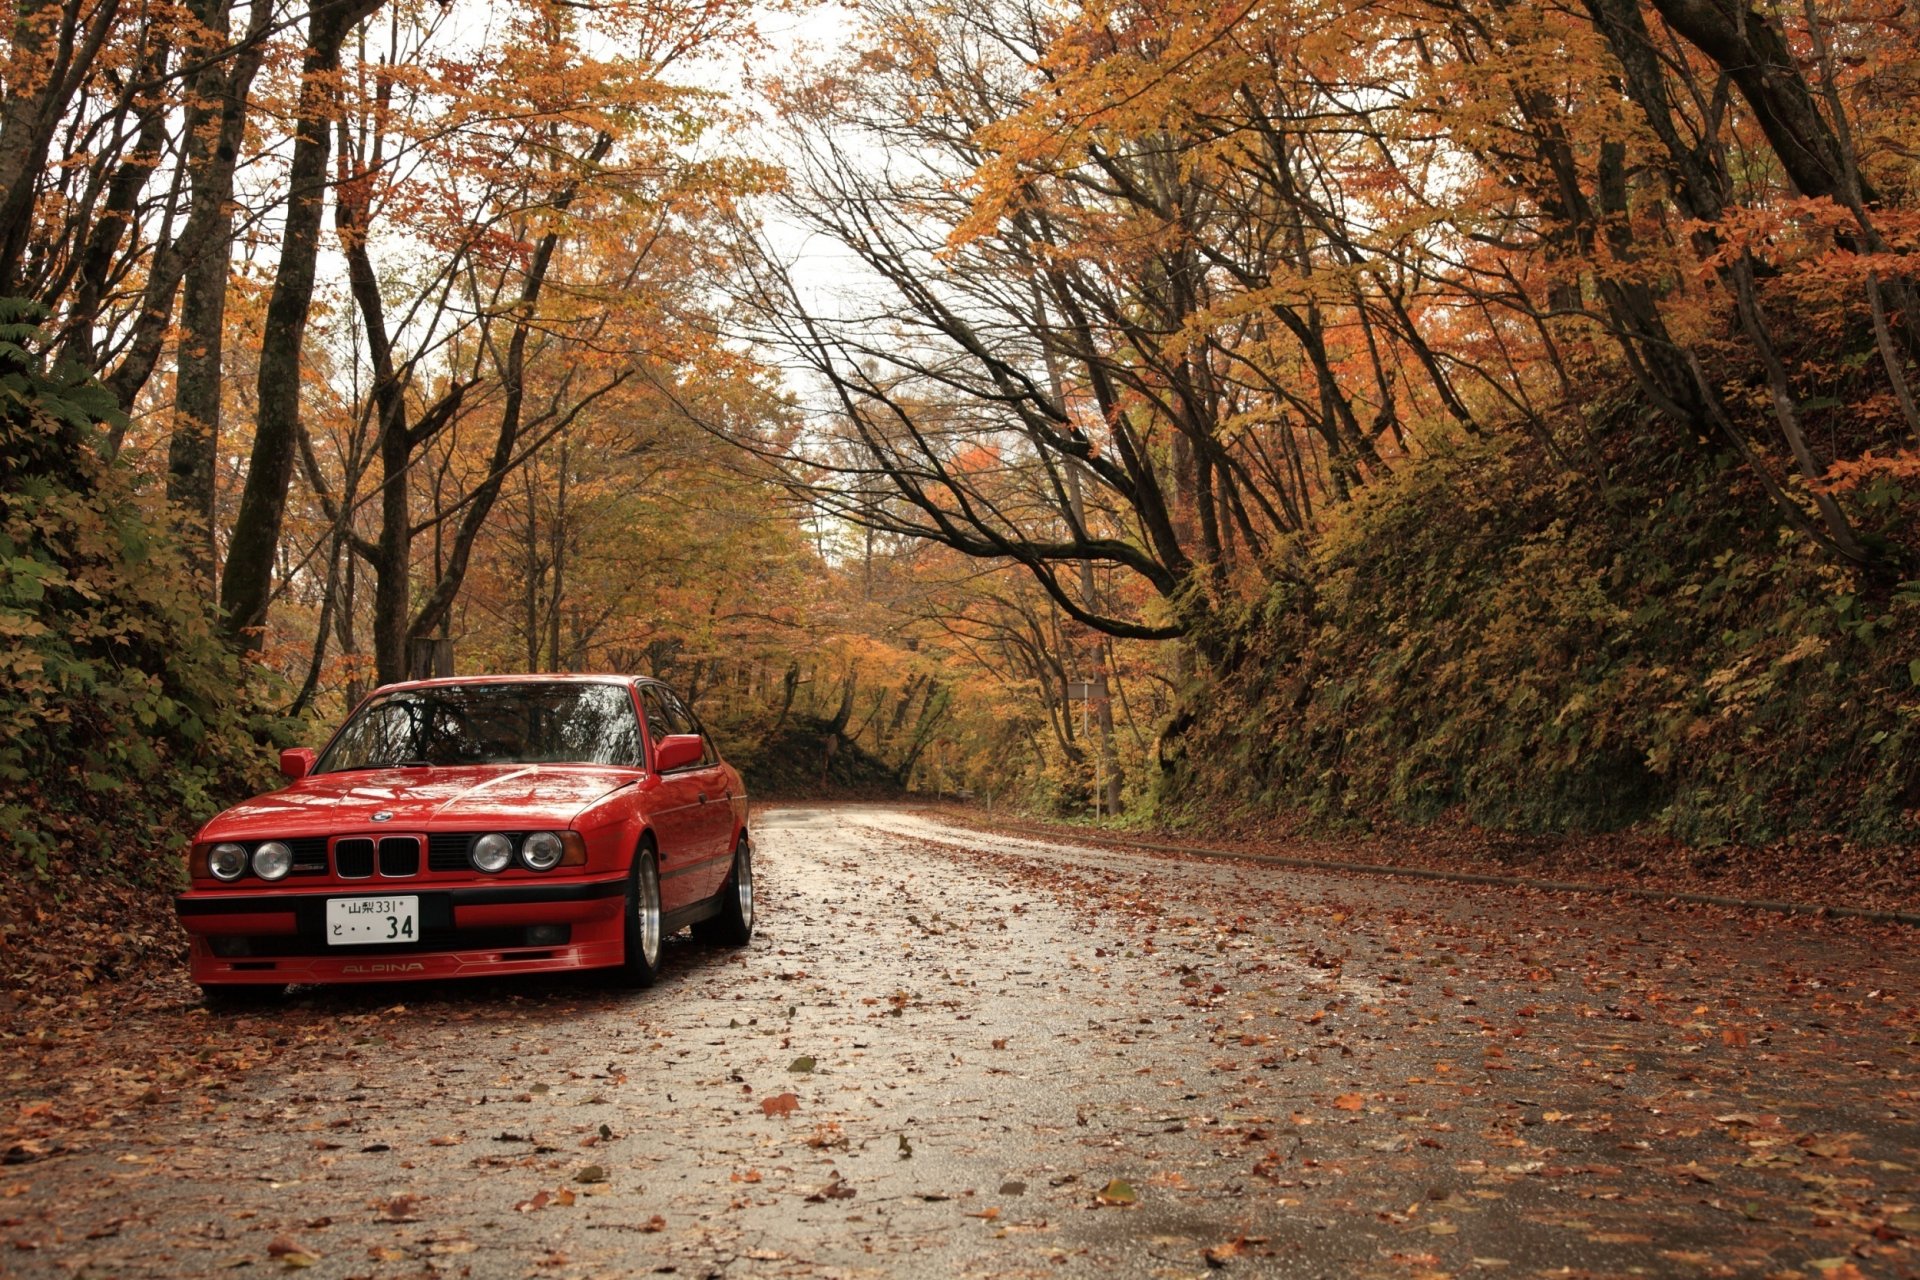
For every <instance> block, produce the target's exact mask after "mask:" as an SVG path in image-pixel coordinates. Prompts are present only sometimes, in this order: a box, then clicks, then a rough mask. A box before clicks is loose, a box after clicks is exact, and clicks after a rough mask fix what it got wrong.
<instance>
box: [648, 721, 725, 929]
mask: <svg viewBox="0 0 1920 1280" xmlns="http://www.w3.org/2000/svg"><path fill="white" fill-rule="evenodd" d="M663 692H665V693H666V703H667V715H668V716H669V717H670V718H671V720H672V721H673V723H674V724H675V725H676V726H684V727H676V728H675V729H674V732H675V733H695V734H699V735H700V741H701V742H703V743H705V744H706V752H705V754H703V755H702V756H701V757H700V767H699V770H698V771H697V776H698V777H699V779H700V791H699V800H700V816H699V819H698V823H699V826H700V839H701V845H702V847H703V848H705V849H706V850H707V853H706V855H705V856H706V857H708V858H710V859H712V862H711V864H710V865H709V867H708V868H707V871H706V873H705V874H704V875H700V876H697V877H695V878H696V879H698V880H700V881H701V882H702V883H703V884H704V885H705V886H706V893H707V895H709V896H711V895H712V894H716V893H718V892H720V888H721V886H722V885H724V884H725V883H726V880H727V874H728V872H729V871H730V870H731V868H732V859H733V779H732V776H731V775H730V774H728V772H727V770H726V766H724V765H722V764H721V763H720V752H719V749H718V748H716V747H715V746H714V745H713V739H712V738H711V737H709V736H708V735H707V731H706V727H705V726H704V725H702V724H701V723H700V721H699V718H698V717H696V716H695V715H694V714H693V711H692V710H691V709H690V708H689V707H688V706H687V704H686V703H685V702H684V701H682V700H681V698H680V697H679V695H677V694H675V693H673V692H672V691H671V690H665V691H663Z"/></svg>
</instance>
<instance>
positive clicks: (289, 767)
mask: <svg viewBox="0 0 1920 1280" xmlns="http://www.w3.org/2000/svg"><path fill="white" fill-rule="evenodd" d="M280 772H281V773H284V774H285V775H287V781H288V782H298V781H300V779H302V778H304V777H306V776H307V775H308V774H310V773H312V772H313V748H312V747H288V748H287V749H286V750H285V751H282V752H281V753H280Z"/></svg>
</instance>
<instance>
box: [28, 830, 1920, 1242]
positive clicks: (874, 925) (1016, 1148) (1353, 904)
mask: <svg viewBox="0 0 1920 1280" xmlns="http://www.w3.org/2000/svg"><path fill="white" fill-rule="evenodd" d="M756 849H757V856H756V863H757V866H758V870H759V877H760V882H759V901H760V910H761V921H760V933H759V936H758V937H757V938H756V939H755V941H754V942H753V944H752V945H751V946H749V947H748V948H746V949H744V950H743V951H738V952H732V951H724V950H713V949H707V948H703V947H700V946H697V945H695V944H693V943H691V942H690V941H688V940H686V939H685V938H681V939H676V940H675V942H674V943H673V944H671V945H670V947H669V959H668V970H667V976H666V977H665V979H664V980H663V982H662V984H661V985H660V986H658V987H656V988H655V989H653V990H652V991H648V992H643V993H638V994H618V993H612V992H608V991H605V990H601V989H597V988H595V987H593V986H592V985H590V984H588V983H586V982H583V981H579V980H571V979H570V980H551V981H520V982H514V983H477V984H476V983H467V984H451V983H449V984H435V985H407V986H391V987H384V988H378V989H357V990H335V991H297V992H295V993H294V994H293V995H292V996H291V997H290V998H288V999H287V1000H286V1001H285V1003H284V1004H282V1005H279V1006H275V1007H272V1008H269V1009H267V1010H264V1011H260V1012H249V1013H242V1014H209V1013H207V1012H205V1011H204V1010H202V1009H200V1008H199V1007H198V1006H197V1004H196V1003H195V1001H194V998H193V997H192V995H191V994H190V988H186V987H184V985H183V986H181V987H180V994H179V997H178V998H177V999H175V1000H172V1001H170V1002H169V1001H159V1002H155V1003H154V1004H153V1006H152V1007H136V1008H133V1009H130V1010H126V1011H123V1012H122V1013H120V1014H119V1015H117V1016H112V1017H106V1018H103V1019H102V1020H101V1022H100V1024H99V1025H98V1026H94V1027H90V1028H81V1029H77V1030H76V1031H75V1032H74V1036H78V1035H79V1034H80V1033H82V1032H84V1033H85V1034H88V1035H92V1036H93V1037H94V1039H95V1041H96V1042H97V1044H98V1045H99V1046H101V1048H102V1052H101V1054H100V1055H98V1056H97V1057H96V1058H95V1059H86V1058H85V1057H84V1055H82V1056H75V1054H76V1053H77V1052H78V1051H77V1050H75V1049H73V1043H72V1042H73V1041H74V1036H70V1037H69V1043H66V1044H65V1045H64V1046H63V1048H64V1051H65V1053H66V1056H64V1057H62V1056H61V1055H60V1054H53V1053H50V1054H49V1057H48V1062H49V1063H50V1064H58V1063H62V1062H65V1063H80V1062H84V1063H86V1065H85V1066H84V1068H81V1067H68V1068H61V1069H57V1070H55V1069H50V1070H49V1071H48V1072H47V1073H46V1075H45V1076H44V1077H41V1078H22V1074H21V1073H20V1072H15V1073H14V1075H13V1076H12V1077H10V1078H9V1079H8V1080H6V1081H5V1082H4V1084H3V1086H0V1097H4V1100H5V1102H6V1104H7V1105H8V1106H10V1107H16V1108H19V1109H20V1110H21V1112H22V1113H23V1114H29V1113H31V1114H36V1115H38V1116H41V1117H44V1118H45V1120H46V1122H47V1123H48V1124H49V1125H50V1126H54V1127H55V1128H56V1129H57V1132H58V1134H59V1136H58V1137H57V1138H55V1139H50V1140H49V1141H47V1142H44V1143H41V1144H38V1145H37V1146H35V1147H33V1148H31V1149H29V1150H28V1151H27V1152H26V1155H27V1156H28V1157H30V1158H29V1159H28V1160H27V1162H26V1163H21V1164H18V1165H14V1166H12V1167H5V1168H0V1274H5V1275H20V1276H67V1275H72V1276H185V1275H196V1276H197V1275H214V1274H228V1273H241V1274H251V1275H263V1274H280V1273H282V1272H284V1271H295V1270H297V1271H301V1272H303V1273H304V1274H308V1275H313V1276H323V1277H349V1276H369V1277H372V1276H378V1277H401V1276H423V1275H434V1276H476V1277H493V1276H501V1277H510V1276H511V1277H518V1276H554V1277H597V1276H643V1275H655V1274H659V1275H673V1276H682V1277H688V1276H728V1277H748V1276H847V1277H851V1276H983V1277H985V1276H1061V1275H1071V1276H1082V1275H1099V1276H1102V1277H1108V1276H1111V1277H1135V1276H1141V1277H1145V1276H1192V1275H1202V1274H1229V1275H1231V1274H1245V1275H1276V1276H1282V1275H1298V1276H1374V1275H1378V1276H1419V1275H1427V1276H1438V1275H1450V1274H1451V1275H1478V1274H1489V1275H1493V1274H1499V1275H1510V1276H1521V1275H1524V1276H1534V1275H1556V1276H1565V1275H1573V1276H1616V1275H1618V1276H1626V1275H1674V1276H1690V1275H1725V1276H1765V1275H1776V1276H1782V1277H1785V1276H1794V1275H1798V1276H1805V1277H1816V1276H1824V1277H1838V1278H1839V1280H1846V1277H1849V1276H1852V1275H1866V1276H1880V1275H1885V1276H1908V1275H1920V1249H1916V1247H1915V1246H1914V1243H1913V1242H1912V1241H1910V1240H1909V1238H1908V1235H1909V1232H1911V1233H1912V1234H1913V1235H1914V1236H1920V1172H1917V1171H1920V1128H1916V1125H1915V1122H1914V1115H1915V1112H1916V1109H1920V1096H1917V1095H1916V1089H1920V1083H1916V1079H1915V1068H1916V1059H1915V1056H1914V1055H1915V1053H1916V1046H1920V1020H1916V1003H1915V998H1914V997H1915V991H1916V985H1917V984H1916V982H1915V979H1916V977H1920V961H1917V960H1916V956H1915V953H1914V950H1913V941H1914V938H1915V935H1914V934H1913V933H1912V932H1911V931H1902V930H1899V929H1889V928H1884V927H1879V926H1851V927H1849V926H1846V925H1842V924H1839V923H1827V922H1815V921H1793V920H1782V919H1780V918H1778V917H1772V916H1760V915H1745V914H1739V913H1733V912H1721V911H1714V910H1711V909H1699V908H1695V909H1685V910H1680V909H1669V908H1664V907H1657V906H1651V905H1648V904H1644V903H1617V902H1613V901H1610V900H1594V899H1587V898H1580V897H1570V896H1567V895H1553V894H1543V893H1528V892H1519V891H1512V890H1503V889H1483V888H1475V887H1460V886H1449V885H1435V884H1430V883H1416V882H1403V881H1395V880H1388V879H1382V878H1367V877H1344V876H1338V875H1330V874H1312V875H1308V874H1302V873H1295V872H1288V871H1280V870H1276V869H1274V868H1270V867H1259V866H1253V865H1247V864H1236V863H1231V862H1222V861H1205V860H1195V859H1187V858H1178V857H1170V856H1149V855H1141V854H1138V853H1126V852H1116V851H1111V850H1101V849H1098V848H1091V847H1082V846H1078V845H1063V844H1057V843H1050V842H1044V841H1037V840H1032V839H1025V838H1015V837H1010V836H982V835H980V834H978V833H975V832H971V831H968V830H965V829H962V828H959V827H956V826H951V825H948V824H945V823H943V822H941V821H940V820H938V819H936V818H933V817H929V816H927V815H924V814H921V813H917V812H914V811H911V810H905V809H888V808H881V807H847V808H816V809H804V808H789V809H782V810H772V811H768V812H765V813H763V814H761V815H759V817H758V821H757V834H756ZM33 1109H38V1111H37V1112H35V1111H34V1110H33ZM50 1131H53V1130H50ZM33 1157H37V1158H33Z"/></svg>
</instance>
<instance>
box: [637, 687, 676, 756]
mask: <svg viewBox="0 0 1920 1280" xmlns="http://www.w3.org/2000/svg"><path fill="white" fill-rule="evenodd" d="M640 706H641V708H642V709H644V710H645V711H646V713H647V737H648V738H649V739H651V740H652V742H653V745H654V746H655V747H658V746H659V745H660V739H662V738H664V737H666V736H667V735H668V734H670V733H678V732H680V731H679V730H678V729H675V728H674V727H673V726H672V722H671V721H669V720H668V719H667V709H666V706H665V705H664V704H663V703H662V702H661V701H660V691H659V690H658V689H656V688H654V687H653V686H652V685H641V686H640Z"/></svg>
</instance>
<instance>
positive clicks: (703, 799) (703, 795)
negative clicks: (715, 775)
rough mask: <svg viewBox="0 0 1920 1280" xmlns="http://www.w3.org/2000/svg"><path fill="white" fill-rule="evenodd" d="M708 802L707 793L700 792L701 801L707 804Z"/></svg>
mask: <svg viewBox="0 0 1920 1280" xmlns="http://www.w3.org/2000/svg"><path fill="white" fill-rule="evenodd" d="M706 802H707V793H706V792H704V791H702V792H701V793H700V803H701V804H705V803H706Z"/></svg>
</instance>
